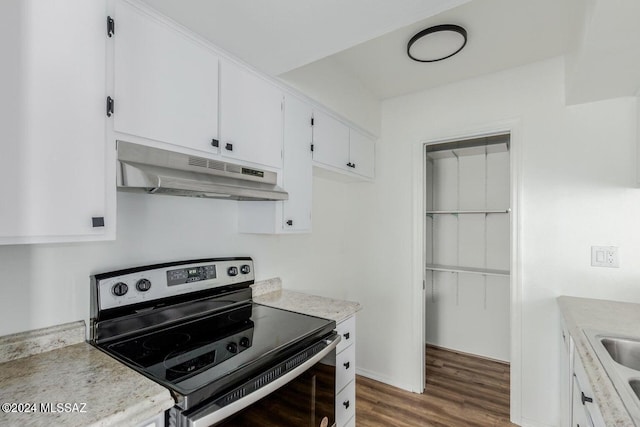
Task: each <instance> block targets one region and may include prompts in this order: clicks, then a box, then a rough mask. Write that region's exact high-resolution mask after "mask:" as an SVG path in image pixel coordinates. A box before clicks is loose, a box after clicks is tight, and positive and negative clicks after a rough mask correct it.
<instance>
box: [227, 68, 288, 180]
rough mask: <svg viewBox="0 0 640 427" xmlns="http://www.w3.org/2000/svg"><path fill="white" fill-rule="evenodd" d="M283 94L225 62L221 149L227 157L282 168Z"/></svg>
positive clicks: (252, 74) (254, 75) (265, 82)
mask: <svg viewBox="0 0 640 427" xmlns="http://www.w3.org/2000/svg"><path fill="white" fill-rule="evenodd" d="M282 103H283V93H282V91H281V90H280V89H279V88H278V87H277V86H274V85H273V84H271V83H269V82H268V81H267V80H265V79H263V78H261V77H260V76H258V75H257V74H255V73H253V72H251V71H250V70H248V69H246V68H243V67H241V66H239V65H237V64H235V63H233V62H231V61H227V60H222V61H221V75H220V131H221V135H220V149H221V153H222V155H223V156H225V157H230V158H235V159H239V160H244V161H248V162H252V163H256V164H260V165H265V166H271V167H274V168H278V169H279V168H281V167H282V121H283V119H282V108H283V107H282Z"/></svg>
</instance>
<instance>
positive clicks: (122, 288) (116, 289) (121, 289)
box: [111, 282, 129, 297]
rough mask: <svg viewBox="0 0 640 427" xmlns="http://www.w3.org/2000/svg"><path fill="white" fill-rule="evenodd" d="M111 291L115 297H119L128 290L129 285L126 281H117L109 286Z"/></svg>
mask: <svg viewBox="0 0 640 427" xmlns="http://www.w3.org/2000/svg"><path fill="white" fill-rule="evenodd" d="M111 292H113V294H114V295H115V296H117V297H121V296H123V295H124V294H126V293H127V292H129V286H127V284H126V283H123V282H118V283H116V284H115V285H113V287H112V288H111Z"/></svg>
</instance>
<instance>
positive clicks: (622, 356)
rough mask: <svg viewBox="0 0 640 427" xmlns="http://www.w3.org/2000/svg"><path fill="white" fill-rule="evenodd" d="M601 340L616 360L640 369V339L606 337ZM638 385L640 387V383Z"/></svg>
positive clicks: (623, 364) (629, 366)
mask: <svg viewBox="0 0 640 427" xmlns="http://www.w3.org/2000/svg"><path fill="white" fill-rule="evenodd" d="M600 342H602V345H603V346H604V348H605V350H607V353H609V356H611V358H612V359H613V360H614V361H616V362H617V363H619V364H621V365H622V366H626V367H627V368H630V369H634V370H636V371H640V341H637V340H631V339H624V338H612V337H606V338H601V339H600ZM638 386H639V387H640V384H638ZM636 394H637V393H636Z"/></svg>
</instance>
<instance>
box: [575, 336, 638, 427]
mask: <svg viewBox="0 0 640 427" xmlns="http://www.w3.org/2000/svg"><path fill="white" fill-rule="evenodd" d="M584 333H585V335H586V337H587V339H588V340H589V343H590V344H591V347H592V348H593V350H594V351H595V353H596V355H597V356H598V360H600V363H601V364H602V367H603V368H604V370H605V371H606V372H607V376H608V377H609V379H610V380H611V382H612V383H613V386H614V388H615V389H616V392H617V393H618V396H620V399H621V400H622V403H623V404H624V406H625V408H626V409H627V411H628V412H629V415H631V417H632V418H633V419H634V421H635V423H636V425H638V426H640V338H638V337H629V336H616V335H615V334H610V333H607V332H603V331H593V330H585V331H584Z"/></svg>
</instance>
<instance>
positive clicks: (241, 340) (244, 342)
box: [240, 337, 251, 348]
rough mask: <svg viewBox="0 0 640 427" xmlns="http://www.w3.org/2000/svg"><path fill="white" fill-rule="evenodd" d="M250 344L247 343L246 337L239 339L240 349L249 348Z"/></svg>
mask: <svg viewBox="0 0 640 427" xmlns="http://www.w3.org/2000/svg"><path fill="white" fill-rule="evenodd" d="M250 344H251V343H250V342H249V338H247V337H242V338H240V347H245V348H246V347H249V345H250Z"/></svg>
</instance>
